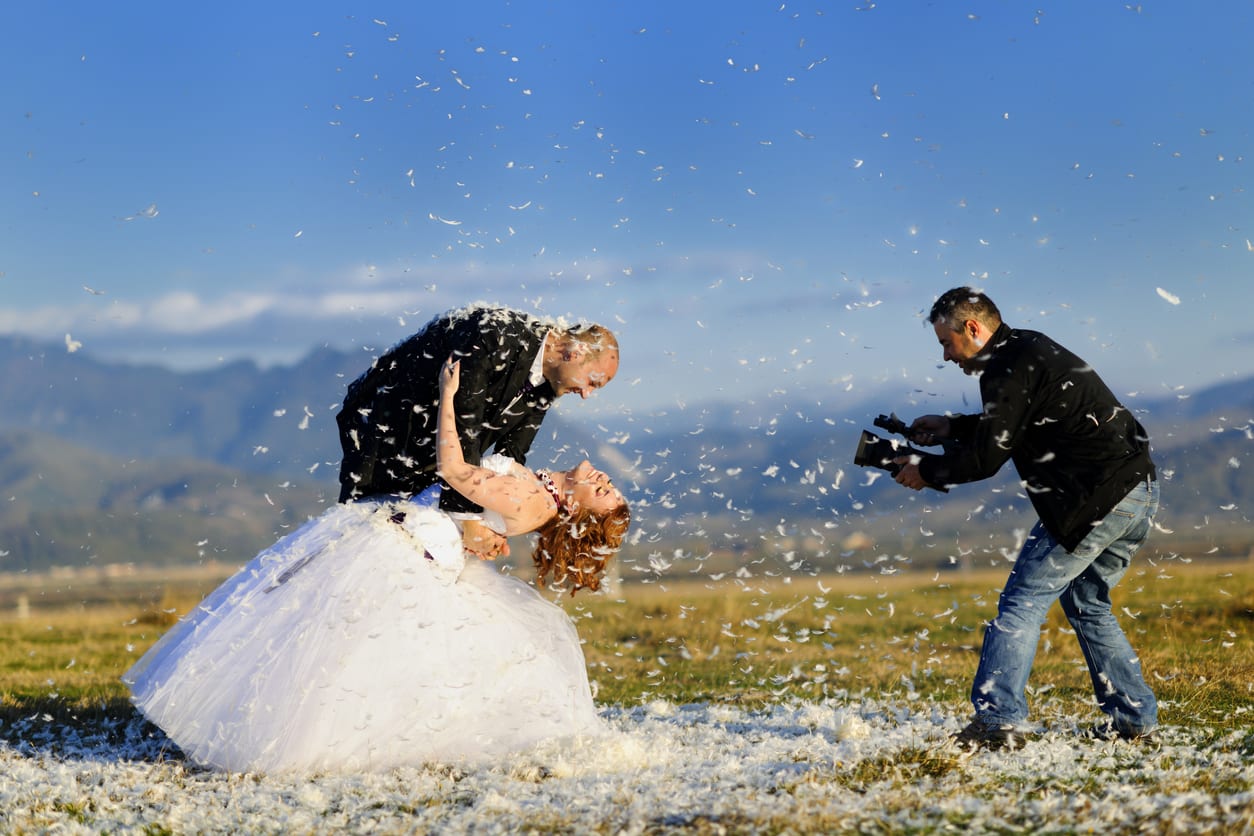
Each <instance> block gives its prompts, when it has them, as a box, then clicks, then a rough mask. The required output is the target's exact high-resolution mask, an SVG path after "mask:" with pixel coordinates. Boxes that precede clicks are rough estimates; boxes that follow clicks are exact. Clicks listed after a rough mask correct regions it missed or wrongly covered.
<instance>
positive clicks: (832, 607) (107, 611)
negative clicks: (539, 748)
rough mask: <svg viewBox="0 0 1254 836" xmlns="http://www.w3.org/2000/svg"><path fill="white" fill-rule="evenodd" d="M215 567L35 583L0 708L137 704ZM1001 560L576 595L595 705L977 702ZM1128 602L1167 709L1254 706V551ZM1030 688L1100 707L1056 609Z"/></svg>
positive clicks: (1166, 714)
mask: <svg viewBox="0 0 1254 836" xmlns="http://www.w3.org/2000/svg"><path fill="white" fill-rule="evenodd" d="M217 580H218V578H217V577H215V576H209V577H201V578H180V579H179V580H178V581H177V582H174V583H169V584H167V583H163V582H161V581H160V579H155V580H153V581H151V582H150V583H149V584H148V585H146V586H145V585H144V584H140V583H136V584H135V587H134V589H133V590H132V592H131V595H130V600H129V601H117V600H115V601H112V602H110V603H105V604H99V605H93V606H84V605H81V604H73V603H71V602H70V601H67V600H65V597H66V596H64V595H62V596H60V597H58V595H57V594H55V591H46V592H44V593H42V594H39V595H38V596H36V595H31V596H29V598H30V599H31V600H35V601H37V602H38V603H35V604H30V606H29V616H28V617H25V618H18V617H16V615H15V614H14V611H13V610H9V611H8V612H6V613H4V614H3V616H0V672H2V674H3V689H2V690H0V720H4V719H11V718H14V717H26V716H30V715H31V714H32V713H34V712H36V711H39V712H45V713H49V714H53V715H54V716H57V717H64V718H77V719H79V720H80V721H84V720H85V718H87V717H90V716H92V715H94V714H96V713H97V712H101V711H103V712H105V713H106V714H108V713H126V712H129V711H130V708H129V705H128V704H127V703H126V690H125V687H124V686H123V685H122V684H121V683H120V682H119V680H118V677H119V676H120V675H121V674H122V672H123V671H125V670H126V668H127V667H128V666H129V665H130V664H131V662H133V661H134V660H135V659H137V658H138V657H139V655H140V654H142V653H143V651H144V650H146V649H147V647H148V646H149V645H150V644H151V643H152V642H154V641H156V639H157V638H158V637H159V636H160V635H161V633H162V632H163V631H164V630H165V628H166V627H167V626H168V625H169V624H170V623H172V621H173V620H174V619H175V618H176V617H177V616H178V615H179V614H180V613H182V612H185V611H186V610H188V609H189V608H190V607H192V606H193V605H194V604H195V603H196V602H197V601H198V600H199V599H200V598H201V597H202V596H203V595H204V594H205V593H206V592H207V591H208V590H209V589H211V588H212V586H213V585H214V584H215V583H216V581H217ZM1004 580H1005V573H1004V572H992V571H986V572H980V573H973V574H959V573H952V574H934V575H923V574H897V575H860V576H850V575H845V576H830V577H806V578H793V579H791V580H787V581H786V580H784V579H780V578H753V577H750V578H733V577H724V578H722V579H721V580H719V581H713V580H706V581H700V580H691V579H685V580H678V581H663V582H657V583H649V584H626V585H623V586H622V587H621V588H620V589H619V590H618V591H617V592H616V593H614V594H610V595H600V596H579V597H577V598H575V599H574V600H570V599H563V601H562V605H563V606H564V607H566V609H567V610H568V612H569V613H570V614H571V616H572V617H574V618H575V619H576V622H577V625H578V628H579V633H580V635H581V636H583V638H584V640H585V653H586V656H587V660H588V665H589V672H590V676H591V678H592V680H593V681H594V682H595V685H596V688H597V691H598V696H597V699H598V702H600V703H603V704H620V705H629V704H637V703H641V702H647V701H650V700H655V699H661V700H668V701H672V702H703V701H719V702H727V703H735V704H739V705H743V706H747V707H758V706H763V705H767V704H770V703H773V702H779V701H790V700H814V699H820V698H823V697H826V696H839V695H853V694H874V695H880V696H884V697H892V696H893V695H897V694H907V693H909V694H920V695H922V696H923V697H924V698H926V699H929V700H934V701H936V702H939V703H945V704H949V705H953V706H961V705H962V704H964V703H965V701H966V699H967V689H968V687H969V683H970V678H971V676H972V675H973V674H974V671H975V664H976V659H977V653H978V649H979V646H980V638H981V632H982V626H983V623H984V622H985V620H986V619H988V618H989V617H991V616H992V614H993V613H994V612H995V609H996V602H997V594H998V590H999V587H1000V585H1001V583H1002V582H1003V581H1004ZM1116 592H1117V594H1116V607H1117V609H1120V610H1121V611H1122V613H1121V619H1122V621H1123V624H1124V626H1125V628H1126V629H1127V630H1128V631H1129V634H1130V636H1131V638H1132V642H1133V646H1134V647H1136V648H1137V650H1138V651H1139V653H1140V655H1141V658H1142V661H1143V664H1144V666H1145V669H1146V671H1147V673H1148V675H1149V677H1150V681H1151V684H1152V685H1153V687H1154V688H1155V690H1156V692H1157V693H1158V695H1159V698H1160V701H1161V702H1162V704H1163V720H1164V722H1166V723H1190V724H1191V723H1195V722H1198V721H1200V722H1201V723H1202V724H1203V725H1206V726H1208V727H1211V728H1213V730H1214V732H1215V733H1216V734H1221V733H1223V732H1225V731H1230V730H1232V729H1234V728H1239V727H1247V726H1248V725H1249V721H1250V712H1251V711H1252V710H1254V655H1252V654H1250V653H1249V652H1248V649H1249V648H1250V647H1251V638H1252V637H1251V626H1252V625H1254V566H1251V565H1250V564H1249V563H1240V564H1207V563H1193V564H1180V563H1172V564H1170V565H1168V564H1161V565H1158V566H1155V565H1152V564H1148V563H1140V564H1137V566H1135V567H1134V571H1133V573H1131V574H1130V576H1129V577H1128V578H1127V579H1125V581H1124V583H1123V584H1122V585H1121V587H1120V589H1119V590H1117V591H1116ZM1031 687H1032V688H1033V691H1034V696H1033V701H1034V704H1035V707H1036V709H1037V710H1038V711H1040V712H1044V713H1046V714H1047V715H1048V714H1054V715H1057V716H1058V717H1060V718H1065V717H1068V716H1074V717H1080V716H1083V715H1086V714H1091V713H1092V694H1091V686H1090V684H1089V680H1088V674H1087V671H1086V669H1085V667H1084V664H1083V661H1082V659H1081V657H1080V653H1079V649H1078V647H1077V645H1076V642H1075V639H1074V637H1073V636H1072V635H1070V631H1069V629H1068V627H1067V624H1066V621H1065V620H1064V619H1063V617H1062V614H1061V612H1060V611H1059V608H1058V607H1055V608H1054V609H1053V611H1052V612H1051V614H1050V618H1049V620H1048V622H1047V624H1046V628H1045V631H1044V634H1043V637H1042V642H1041V646H1040V651H1039V653H1038V656H1037V661H1036V666H1035V669H1034V672H1033V678H1032V683H1031Z"/></svg>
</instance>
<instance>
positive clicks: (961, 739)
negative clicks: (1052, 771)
mask: <svg viewBox="0 0 1254 836" xmlns="http://www.w3.org/2000/svg"><path fill="white" fill-rule="evenodd" d="M1029 739H1030V736H1029V735H1027V734H1025V733H1024V732H1021V731H1019V730H1018V729H1017V728H1015V727H1014V726H1012V725H1011V724H1009V723H989V722H985V721H984V720H972V721H971V722H970V723H967V727H966V728H965V729H963V730H962V731H960V732H958V733H957V734H955V735H953V736H952V737H950V740H952V741H953V742H954V744H955V745H956V746H957V747H958V748H959V749H966V750H968V751H972V752H974V751H976V750H978V749H987V750H989V751H998V750H1000V749H1006V750H1007V751H1013V750H1015V749H1022V748H1023V746H1024V744H1026V743H1027V742H1028V740H1029Z"/></svg>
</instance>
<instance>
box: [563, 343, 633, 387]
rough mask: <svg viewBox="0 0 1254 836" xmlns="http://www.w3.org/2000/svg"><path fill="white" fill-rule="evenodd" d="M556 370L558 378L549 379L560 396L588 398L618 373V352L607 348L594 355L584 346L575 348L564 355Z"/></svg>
mask: <svg viewBox="0 0 1254 836" xmlns="http://www.w3.org/2000/svg"><path fill="white" fill-rule="evenodd" d="M556 371H557V373H556V375H555V377H556V379H555V380H553V379H551V380H549V384H550V385H552V387H553V391H554V392H556V393H557V396H558V397H559V398H560V397H561V396H562V395H578V396H579V397H581V398H586V397H588V396H589V395H591V394H592V393H593V392H595V391H596V390H598V389H600V388H601V387H602V386H604V385H605V384H607V383H609V382H610V381H611V380H613V379H614V375H615V374H617V373H618V352H616V351H608V350H607V351H602V352H601V353H600V354H595V355H594V354H591V353H590V352H588V351H587V350H586V349H583V348H582V347H579V348H575V349H573V350H571V351H570V352H569V353H567V354H565V355H563V357H562V361H561V362H560V363H558V365H557V370H556Z"/></svg>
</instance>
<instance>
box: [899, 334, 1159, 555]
mask: <svg viewBox="0 0 1254 836" xmlns="http://www.w3.org/2000/svg"><path fill="white" fill-rule="evenodd" d="M980 359H982V360H983V361H984V363H985V365H984V368H983V372H982V373H981V375H980V395H981V397H982V398H983V401H984V411H983V412H982V413H980V414H978V415H958V416H951V417H950V432H951V436H952V437H953V439H954V440H956V441H957V442H959V443H958V444H956V445H954V447H952V448H951V449H950V450H948V451H947V452H946V453H945V454H944V455H926V456H924V457H923V460H922V461H921V462H920V464H919V473H920V475H921V476H922V477H923V478H924V479H926V480H927V481H928V483H929V484H932V485H951V484H958V483H963V482H974V481H976V480H979V479H987V478H988V477H990V476H992V475H993V474H995V473H996V472H997V471H998V470H999V469H1000V468H1001V466H1002V465H1003V464H1005V462H1006V460H1007V459H1013V460H1014V464H1015V468H1016V469H1017V470H1018V472H1019V478H1020V479H1021V480H1022V482H1023V486H1024V489H1025V490H1026V491H1027V494H1028V498H1029V499H1030V500H1031V501H1032V505H1033V507H1034V508H1035V509H1036V513H1037V514H1038V515H1039V516H1040V519H1041V523H1042V524H1043V525H1044V526H1045V528H1046V530H1047V531H1049V533H1050V534H1051V535H1053V537H1054V539H1056V540H1057V541H1058V542H1059V543H1060V544H1062V546H1063V547H1064V548H1065V549H1067V551H1073V550H1074V549H1075V547H1076V546H1078V545H1079V544H1080V542H1081V541H1082V540H1083V539H1084V537H1085V535H1087V534H1088V533H1089V531H1090V530H1091V529H1092V527H1093V525H1095V524H1096V523H1097V522H1099V521H1100V520H1101V519H1102V518H1103V517H1105V516H1106V515H1107V514H1108V513H1109V512H1110V511H1111V509H1113V508H1114V507H1115V505H1117V504H1118V503H1119V501H1120V500H1122V499H1123V498H1124V497H1125V496H1126V495H1127V494H1128V491H1130V490H1131V489H1132V488H1133V487H1134V486H1135V485H1136V484H1137V482H1142V481H1145V480H1146V479H1149V478H1153V477H1154V463H1153V461H1151V459H1150V448H1149V440H1148V438H1147V437H1146V434H1145V430H1144V429H1142V427H1141V424H1140V423H1139V422H1138V421H1137V420H1136V418H1135V417H1134V416H1133V415H1132V413H1130V412H1129V411H1128V410H1127V409H1125V408H1124V407H1123V406H1122V405H1121V404H1120V403H1119V401H1118V400H1116V399H1115V396H1114V395H1113V394H1112V393H1111V391H1110V389H1109V388H1107V386H1106V384H1105V383H1103V382H1102V379H1101V378H1100V377H1098V375H1097V372H1095V371H1094V370H1093V368H1092V367H1091V366H1090V365H1088V364H1087V363H1085V362H1084V361H1083V360H1081V359H1080V358H1079V357H1077V356H1075V355H1074V354H1072V353H1071V352H1070V351H1068V350H1067V349H1065V348H1063V347H1062V346H1060V345H1059V344H1058V343H1056V342H1054V341H1053V340H1051V339H1050V338H1049V337H1047V336H1045V335H1044V334H1041V333H1039V332H1037V331H1027V330H1019V329H1014V328H1010V327H1009V326H1007V325H1005V324H1004V323H1003V324H1002V325H1001V326H1000V327H999V328H998V329H997V331H996V332H994V334H993V336H992V339H990V340H989V343H988V346H987V347H986V348H985V350H984V351H983V352H982V353H981V355H980Z"/></svg>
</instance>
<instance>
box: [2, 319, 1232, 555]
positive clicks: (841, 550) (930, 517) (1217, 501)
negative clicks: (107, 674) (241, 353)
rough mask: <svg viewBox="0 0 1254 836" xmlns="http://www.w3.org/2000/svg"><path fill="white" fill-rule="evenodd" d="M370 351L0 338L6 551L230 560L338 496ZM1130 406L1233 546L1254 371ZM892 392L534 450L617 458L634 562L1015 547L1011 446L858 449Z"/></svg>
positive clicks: (640, 420) (570, 427)
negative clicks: (986, 462) (930, 486)
mask: <svg viewBox="0 0 1254 836" xmlns="http://www.w3.org/2000/svg"><path fill="white" fill-rule="evenodd" d="M370 359H371V358H370V357H369V356H366V355H363V354H354V353H346V352H340V351H335V350H332V349H329V348H325V347H324V348H319V349H317V350H314V351H312V352H311V353H309V354H308V355H307V356H306V357H305V358H304V359H303V360H301V361H300V362H298V363H296V364H293V365H289V366H282V367H273V368H264V369H263V368H260V367H258V366H256V365H254V364H252V363H248V362H237V363H232V364H229V365H224V366H222V367H220V368H216V369H214V370H211V371H198V372H176V371H172V370H169V369H166V368H163V367H159V366H155V365H146V366H140V365H128V364H119V363H109V362H103V361H100V360H97V359H95V358H93V357H92V356H91V355H90V354H89V353H87V352H84V351H75V352H70V351H68V350H67V348H66V347H65V346H61V345H55V344H40V343H37V342H32V341H30V340H25V339H19V338H0V572H6V571H7V572H29V571H37V570H42V569H46V568H50V567H83V566H92V565H97V566H105V565H117V564H140V565H144V564H147V565H154V564H155V565H174V564H186V563H195V562H205V561H211V560H219V561H223V562H226V563H229V564H238V563H240V562H243V561H244V560H246V559H247V558H248V557H251V556H252V555H253V554H254V553H256V552H257V551H258V550H260V549H261V548H264V547H265V546H267V545H269V544H270V543H271V542H273V540H274V539H275V538H276V537H278V536H281V535H282V534H283V533H284V532H286V531H289V530H290V529H291V528H292V527H293V526H295V525H299V524H300V523H301V522H303V521H304V520H305V519H307V518H309V517H311V516H316V515H317V514H318V513H320V511H321V510H322V509H323V508H325V507H326V505H327V504H328V503H331V502H334V501H335V498H336V495H337V493H338V484H337V482H336V474H337V472H338V461H339V443H338V438H337V435H336V432H335V422H334V416H335V413H336V412H337V411H338V409H339V406H340V401H341V399H342V397H343V393H344V389H345V387H346V386H347V384H348V383H349V382H350V381H351V380H352V379H353V378H354V377H356V376H357V374H359V373H360V372H361V371H363V370H364V369H365V368H366V367H367V366H368V365H369V362H370ZM1130 406H1132V408H1134V409H1135V410H1136V411H1137V413H1138V416H1139V417H1141V419H1142V423H1144V424H1145V425H1146V427H1147V428H1148V429H1149V431H1150V433H1151V435H1152V436H1153V441H1154V446H1155V461H1156V462H1157V464H1158V466H1159V469H1160V472H1161V477H1162V481H1163V485H1164V489H1163V490H1164V504H1163V511H1162V513H1160V515H1159V528H1160V532H1161V533H1160V534H1159V535H1158V536H1157V538H1156V539H1157V540H1158V541H1160V548H1167V549H1172V548H1175V549H1179V550H1182V551H1183V550H1187V551H1191V552H1198V551H1200V552H1201V553H1205V552H1206V551H1208V550H1209V551H1215V550H1218V551H1241V550H1242V549H1248V548H1249V543H1251V542H1254V524H1252V523H1251V521H1250V508H1251V507H1254V460H1252V456H1251V451H1252V450H1254V380H1241V381H1234V382H1230V383H1225V384H1222V385H1218V386H1214V387H1211V388H1208V389H1205V390H1203V391H1200V392H1196V393H1193V394H1192V395H1191V396H1190V397H1188V398H1184V397H1170V396H1169V397H1163V398H1158V399H1155V400H1151V401H1144V402H1142V401H1141V400H1140V399H1138V400H1137V402H1136V403H1135V404H1130ZM892 407H893V404H887V403H883V404H879V403H876V402H875V395H874V393H867V394H866V395H863V396H862V397H861V398H860V399H859V400H853V399H850V400H848V401H847V402H839V401H832V400H831V399H830V398H828V399H827V400H826V401H825V402H824V404H823V406H822V407H821V408H819V407H818V406H816V405H814V404H808V405H801V404H792V403H788V402H786V401H784V400H782V399H778V398H776V399H772V398H764V399H762V400H758V401H754V402H749V403H737V404H728V403H706V404H700V405H696V406H690V407H688V408H685V409H678V410H668V411H656V412H653V413H650V414H648V415H640V414H623V415H621V416H612V417H609V416H605V415H604V414H602V415H599V416H598V417H597V418H596V419H595V421H581V420H580V415H579V410H578V408H577V407H576V408H575V409H573V410H569V411H567V410H564V409H563V408H562V407H561V405H560V404H559V406H558V408H557V409H556V410H555V411H554V414H552V415H551V416H550V418H549V419H548V420H547V421H546V422H545V425H544V427H543V428H542V431H541V434H540V436H539V437H538V438H537V442H536V444H535V446H534V448H533V451H532V455H531V459H530V463H531V464H532V465H541V464H551V463H558V462H560V463H561V464H564V465H571V464H574V463H575V462H577V461H578V458H579V457H580V456H585V455H586V456H588V457H589V458H591V459H593V460H594V461H595V462H597V463H598V465H600V466H603V467H604V468H605V469H606V470H607V471H608V472H610V473H611V474H612V475H614V476H615V477H616V480H617V481H618V482H619V483H620V484H621V485H622V486H623V487H624V488H625V491H626V493H627V494H628V497H629V499H630V500H631V501H632V504H633V512H634V516H635V525H634V526H633V529H634V533H633V538H632V542H631V544H630V545H629V547H628V548H627V549H625V551H624V556H625V559H626V558H627V556H628V555H629V554H630V555H631V558H630V560H629V562H630V561H635V563H636V564H638V565H640V566H644V567H652V568H651V569H650V571H653V570H658V569H659V567H665V566H669V565H688V566H693V567H698V566H700V567H705V566H708V565H712V564H711V563H710V561H711V560H713V559H714V558H718V557H720V556H721V557H722V558H723V559H726V560H730V561H732V563H734V562H735V561H736V560H740V559H747V558H748V557H750V556H753V555H758V554H762V553H770V554H775V555H782V556H783V559H784V560H792V561H812V562H815V561H817V562H818V563H823V562H824V561H827V562H828V563H832V562H838V561H840V560H848V559H850V555H854V554H860V555H862V556H861V557H859V558H858V559H860V560H865V559H866V555H868V554H870V553H873V552H876V553H878V556H877V558H876V559H880V560H883V559H885V558H886V557H887V559H889V560H892V559H897V558H898V557H899V556H900V554H901V553H905V554H920V553H929V552H935V553H940V552H944V553H946V554H949V553H951V552H954V551H958V552H970V551H971V550H972V549H973V548H974V549H980V548H983V549H985V550H987V551H990V552H993V553H1005V552H1006V551H1007V550H1008V549H1010V548H1011V547H1012V545H1013V540H1014V538H1015V537H1017V536H1021V535H1022V531H1021V529H1023V528H1025V527H1027V526H1029V525H1030V524H1031V522H1032V520H1033V517H1032V515H1031V511H1030V507H1029V506H1028V503H1027V500H1026V498H1025V497H1024V496H1023V495H1022V493H1021V491H1020V490H1019V488H1018V486H1017V483H1016V480H1015V478H1014V473H1013V468H1009V467H1007V468H1006V469H1005V470H1004V472H1003V473H1001V474H999V475H998V477H997V478H995V479H992V480H989V481H987V482H984V483H980V484H977V485H967V486H960V487H958V488H955V489H954V490H953V491H951V492H950V493H949V494H947V495H945V494H939V493H936V492H932V491H924V492H921V493H918V494H916V493H913V492H909V491H905V490H904V489H902V488H900V487H899V486H897V485H896V484H894V483H892V481H891V480H890V479H888V478H886V477H885V476H884V475H883V474H880V473H879V471H873V470H863V469H861V468H858V467H856V466H854V465H853V464H852V461H851V460H852V455H853V450H854V447H855V446H856V443H857V439H858V435H859V432H860V430H861V429H862V428H863V427H865V428H868V429H873V428H872V425H871V421H872V419H873V418H874V416H875V415H876V414H877V413H879V412H885V411H888V410H889V409H891V408H892ZM568 415H569V417H568ZM876 432H879V433H880V434H881V435H884V434H885V433H883V432H882V431H879V430H876ZM959 541H961V542H959ZM973 544H974V545H973ZM872 556H873V557H876V556H875V555H872Z"/></svg>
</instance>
